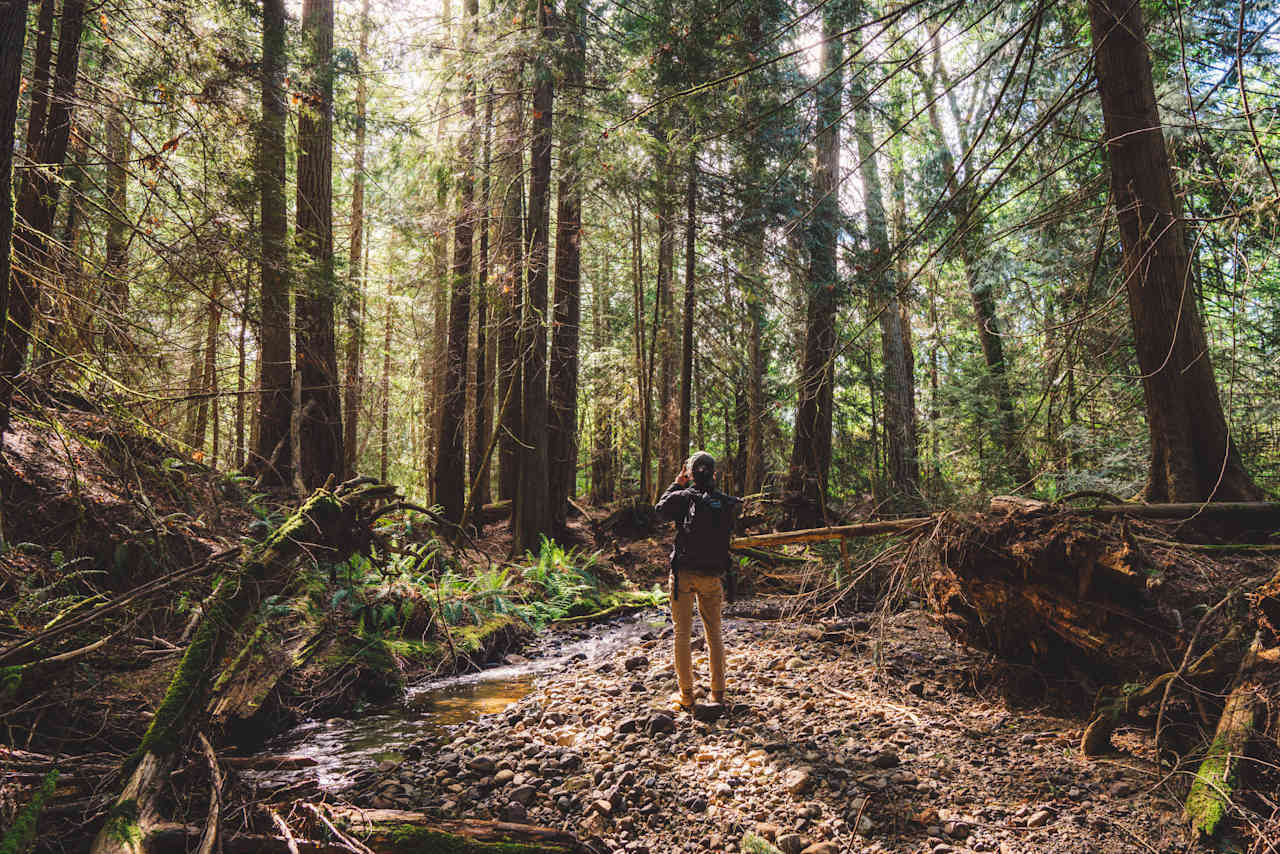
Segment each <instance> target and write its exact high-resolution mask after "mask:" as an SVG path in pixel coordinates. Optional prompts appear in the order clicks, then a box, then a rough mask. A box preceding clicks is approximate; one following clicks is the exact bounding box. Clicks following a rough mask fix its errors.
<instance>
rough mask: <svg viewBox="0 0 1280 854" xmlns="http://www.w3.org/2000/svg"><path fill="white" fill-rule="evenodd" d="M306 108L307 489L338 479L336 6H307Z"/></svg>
mask: <svg viewBox="0 0 1280 854" xmlns="http://www.w3.org/2000/svg"><path fill="white" fill-rule="evenodd" d="M302 33H303V43H304V46H305V55H306V56H307V67H306V69H305V74H306V78H307V79H306V81H305V82H306V91H307V94H308V98H307V103H306V104H304V105H303V108H302V109H301V110H300V111H299V114H298V196H297V213H296V216H297V242H298V248H299V249H300V250H301V251H302V254H303V255H304V257H305V258H306V261H307V270H306V276H305V279H304V281H303V282H301V283H300V287H299V288H298V292H297V296H296V298H295V317H296V330H295V335H296V352H297V355H296V358H297V364H298V370H299V371H301V373H302V398H301V400H302V403H301V405H302V411H301V412H300V413H299V427H298V429H299V446H300V448H301V453H302V458H301V459H300V460H298V469H299V474H300V475H301V479H302V483H303V484H304V485H305V486H306V487H307V488H308V489H314V488H316V487H318V486H321V485H323V484H324V482H325V479H326V478H327V477H328V476H329V475H331V474H341V473H342V460H343V453H342V406H341V403H340V399H339V395H338V354H337V341H336V340H335V339H336V336H335V334H334V270H333V69H332V56H333V0H304V3H303V6H302Z"/></svg>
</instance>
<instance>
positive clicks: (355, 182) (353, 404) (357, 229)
mask: <svg viewBox="0 0 1280 854" xmlns="http://www.w3.org/2000/svg"><path fill="white" fill-rule="evenodd" d="M368 62H369V0H362V2H361V4H360V47H359V53H358V54H357V60H356V156H355V169H354V171H355V175H354V176H353V178H352V186H351V252H350V254H349V255H348V257H347V266H348V268H349V269H350V271H351V293H350V294H348V295H347V354H346V355H347V359H346V370H345V376H344V377H343V381H342V387H343V411H342V420H343V429H342V432H343V434H344V436H345V438H346V442H345V444H344V445H343V446H342V450H343V456H344V459H343V465H342V468H343V473H344V476H345V477H354V476H355V474H356V456H357V452H358V451H359V441H358V440H357V438H356V437H357V435H358V434H359V430H360V398H361V396H362V393H363V391H364V377H363V370H362V367H361V361H362V358H363V355H364V290H365V281H364V252H365V247H364V240H365V234H364V184H365V179H364V155H365V138H366V119H367V112H368V104H369V83H368V73H369V69H368V68H367V65H368Z"/></svg>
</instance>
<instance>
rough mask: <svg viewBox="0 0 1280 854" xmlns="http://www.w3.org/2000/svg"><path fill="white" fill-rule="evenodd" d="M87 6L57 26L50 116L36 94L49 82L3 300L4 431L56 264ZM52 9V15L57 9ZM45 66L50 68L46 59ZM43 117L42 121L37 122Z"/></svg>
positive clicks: (79, 2)
mask: <svg viewBox="0 0 1280 854" xmlns="http://www.w3.org/2000/svg"><path fill="white" fill-rule="evenodd" d="M84 10H85V3H84V0H66V2H64V3H63V6H62V16H61V18H62V19H61V21H60V23H59V28H58V58H57V62H56V65H55V66H54V70H53V76H52V80H53V91H52V93H51V94H50V96H49V98H48V118H47V119H44V117H43V115H42V110H41V109H39V105H38V104H37V103H36V101H37V99H40V100H43V95H42V92H43V90H44V89H45V88H46V87H44V86H39V85H38V86H37V91H36V93H35V94H33V96H32V101H33V103H32V110H31V125H30V128H29V132H28V137H27V139H28V150H27V155H28V158H29V159H30V160H31V161H32V162H33V163H39V164H41V166H40V168H39V169H28V170H27V171H26V173H25V175H24V176H23V180H22V183H21V185H20V189H19V191H18V200H17V204H16V205H15V206H14V207H15V212H16V214H17V219H16V222H15V228H14V232H13V238H12V242H13V251H14V254H15V255H16V256H17V258H18V259H19V261H20V263H19V265H18V266H16V267H13V268H12V269H11V275H10V276H9V279H8V292H7V294H6V295H5V298H4V299H3V300H0V302H2V303H3V304H4V307H5V312H4V313H5V325H4V327H3V329H2V330H0V331H2V334H3V338H2V340H0V431H2V430H4V429H5V428H7V427H8V424H9V409H10V406H11V403H12V399H13V390H14V389H13V381H14V379H15V378H16V377H17V375H18V373H19V372H21V370H22V366H23V363H24V362H25V361H26V358H27V344H28V342H29V340H30V331H31V324H32V322H33V320H34V319H35V309H36V307H37V306H38V305H39V301H40V290H39V287H38V284H37V283H38V281H39V280H40V279H41V278H43V274H38V273H37V271H41V270H52V269H53V263H52V259H51V258H50V257H49V253H48V236H49V234H50V233H52V231H53V219H54V211H55V210H56V208H57V203H58V190H59V186H60V181H59V173H60V172H61V171H62V164H63V161H64V160H65V159H66V156H67V144H68V142H69V140H70V136H71V113H72V107H73V105H74V100H75V90H76V77H77V74H78V72H79V68H80V34H81V31H82V29H83V27H84ZM45 14H46V10H45V8H44V7H43V6H42V7H41V22H40V25H41V27H42V30H41V33H40V36H39V37H38V40H37V51H36V53H37V56H36V62H37V65H36V71H35V74H34V75H33V76H35V77H36V78H37V83H38V84H39V83H41V82H42V81H41V79H40V78H42V77H44V74H45V72H42V71H41V67H42V66H41V64H40V63H41V59H42V57H41V55H40V54H41V50H42V49H45V48H47V42H46V41H45V39H46V32H45V29H44V24H45V20H44V17H45ZM48 14H50V15H51V14H52V12H49V13H48ZM51 27H52V23H50V24H49V28H50V29H51ZM46 55H47V54H46ZM19 61H20V60H19ZM44 67H45V68H47V62H46V63H44ZM45 79H47V78H45ZM38 119H40V120H41V121H39V122H38V121H37V120H38ZM33 143H34V144H33ZM10 150H12V149H10ZM38 276H39V278H38Z"/></svg>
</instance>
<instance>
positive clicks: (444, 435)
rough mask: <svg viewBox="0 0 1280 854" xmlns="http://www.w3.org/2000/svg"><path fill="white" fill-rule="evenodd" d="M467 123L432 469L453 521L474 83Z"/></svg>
mask: <svg viewBox="0 0 1280 854" xmlns="http://www.w3.org/2000/svg"><path fill="white" fill-rule="evenodd" d="M466 5H467V16H468V18H469V19H470V28H471V32H472V33H474V32H475V30H476V21H477V18H478V17H479V14H480V12H479V5H478V0H467V4H466ZM462 116H463V123H464V124H465V125H466V127H465V128H464V129H463V131H462V135H461V137H460V140H459V144H458V159H459V162H460V164H461V172H460V174H459V175H458V179H457V188H458V216H457V219H456V220H455V221H454V228H453V275H452V277H451V282H450V285H451V288H452V294H451V299H450V300H449V348H448V352H447V353H446V354H445V377H444V398H443V400H442V401H441V409H440V433H439V437H438V442H439V445H438V447H439V451H438V453H437V456H436V467H435V473H434V476H435V491H434V494H435V503H437V504H439V505H440V506H441V507H442V508H443V509H444V515H445V518H447V519H449V520H450V521H452V522H457V521H458V520H460V519H461V518H462V513H463V510H464V506H465V502H466V493H467V487H466V476H467V466H466V455H467V349H468V345H469V343H470V338H471V260H472V247H473V244H474V242H475V241H474V237H475V218H476V206H475V149H476V137H477V134H478V131H479V127H478V125H477V124H476V90H475V83H474V82H471V83H469V84H468V86H467V91H466V93H465V94H464V95H463V98H462Z"/></svg>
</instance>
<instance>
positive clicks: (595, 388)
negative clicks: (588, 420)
mask: <svg viewBox="0 0 1280 854" xmlns="http://www.w3.org/2000/svg"><path fill="white" fill-rule="evenodd" d="M608 282H609V256H608V255H606V256H605V262H604V273H603V275H602V276H600V277H599V278H597V279H595V284H594V286H593V287H592V290H591V348H592V350H593V351H594V352H596V353H599V352H602V351H603V350H604V348H605V345H606V340H607V329H606V323H607V318H608V316H609V293H608V290H607V286H608ZM605 375H606V370H605V369H604V368H601V367H600V366H598V365H597V366H595V367H594V369H593V370H592V378H591V399H592V404H591V407H592V412H593V413H594V414H595V425H594V428H595V429H594V430H593V431H592V437H593V438H592V443H591V503H592V504H596V505H600V504H605V503H607V502H610V501H612V500H613V496H614V491H613V482H614V472H613V468H614V467H613V456H614V455H613V418H614V412H613V410H614V406H615V403H614V396H613V395H610V394H608V393H607V392H606V385H605Z"/></svg>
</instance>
